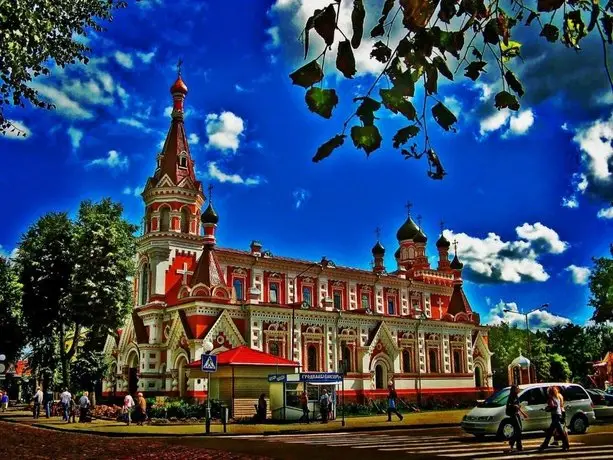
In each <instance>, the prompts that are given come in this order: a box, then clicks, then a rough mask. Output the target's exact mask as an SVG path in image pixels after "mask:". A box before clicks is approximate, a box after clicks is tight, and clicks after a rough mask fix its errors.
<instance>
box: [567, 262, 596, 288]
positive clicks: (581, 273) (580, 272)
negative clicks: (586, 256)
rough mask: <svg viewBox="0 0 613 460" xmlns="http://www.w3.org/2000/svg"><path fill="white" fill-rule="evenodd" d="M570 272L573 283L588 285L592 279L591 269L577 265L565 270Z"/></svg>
mask: <svg viewBox="0 0 613 460" xmlns="http://www.w3.org/2000/svg"><path fill="white" fill-rule="evenodd" d="M564 270H565V271H567V272H570V274H571V276H572V279H573V283H575V284H587V282H588V280H589V278H590V269H589V268H588V267H578V266H577V265H574V264H573V265H569V266H568V267H566V268H565V269H564Z"/></svg>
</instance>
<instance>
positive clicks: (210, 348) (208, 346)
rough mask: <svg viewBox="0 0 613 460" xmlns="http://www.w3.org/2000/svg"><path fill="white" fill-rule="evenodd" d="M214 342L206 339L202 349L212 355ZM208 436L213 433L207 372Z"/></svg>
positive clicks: (209, 382) (209, 375) (206, 416)
mask: <svg viewBox="0 0 613 460" xmlns="http://www.w3.org/2000/svg"><path fill="white" fill-rule="evenodd" d="M213 347H214V345H213V342H211V341H210V340H209V339H205V340H203V341H202V349H203V351H204V353H205V354H207V355H208V354H210V353H211V351H213ZM205 420H206V422H205V423H206V434H209V433H210V432H211V373H210V372H207V383H206V414H205Z"/></svg>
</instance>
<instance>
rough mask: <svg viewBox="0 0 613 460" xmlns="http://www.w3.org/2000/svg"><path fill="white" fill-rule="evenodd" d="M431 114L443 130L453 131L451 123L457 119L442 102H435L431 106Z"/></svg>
mask: <svg viewBox="0 0 613 460" xmlns="http://www.w3.org/2000/svg"><path fill="white" fill-rule="evenodd" d="M432 116H433V117H434V119H435V120H436V122H437V123H438V124H439V125H440V127H441V128H443V129H444V130H445V131H450V130H452V131H454V128H453V126H452V125H453V124H454V123H455V122H456V121H458V119H457V118H456V116H455V115H454V114H453V113H451V111H450V110H449V109H448V108H447V107H445V105H444V104H443V103H442V102H437V103H436V105H435V106H434V107H432Z"/></svg>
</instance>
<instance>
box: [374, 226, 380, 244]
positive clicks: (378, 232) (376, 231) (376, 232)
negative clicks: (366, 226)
mask: <svg viewBox="0 0 613 460" xmlns="http://www.w3.org/2000/svg"><path fill="white" fill-rule="evenodd" d="M375 235H377V241H378V240H380V239H381V227H377V228H375Z"/></svg>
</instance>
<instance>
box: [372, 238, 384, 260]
mask: <svg viewBox="0 0 613 460" xmlns="http://www.w3.org/2000/svg"><path fill="white" fill-rule="evenodd" d="M372 254H373V256H382V255H384V254H385V248H384V247H383V245H382V244H381V243H380V242H379V241H377V244H375V245H374V246H373V248H372Z"/></svg>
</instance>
